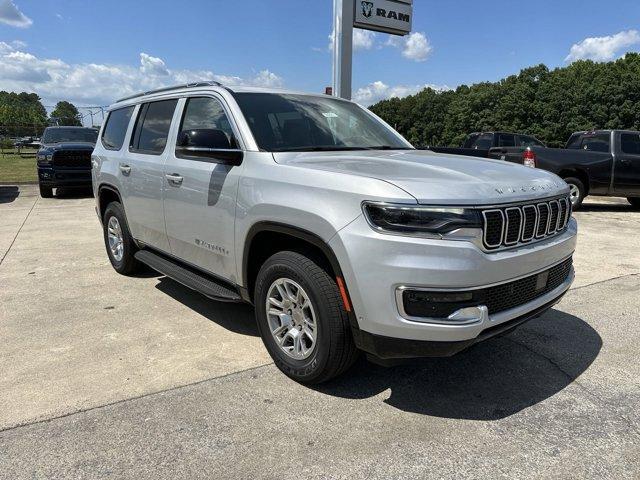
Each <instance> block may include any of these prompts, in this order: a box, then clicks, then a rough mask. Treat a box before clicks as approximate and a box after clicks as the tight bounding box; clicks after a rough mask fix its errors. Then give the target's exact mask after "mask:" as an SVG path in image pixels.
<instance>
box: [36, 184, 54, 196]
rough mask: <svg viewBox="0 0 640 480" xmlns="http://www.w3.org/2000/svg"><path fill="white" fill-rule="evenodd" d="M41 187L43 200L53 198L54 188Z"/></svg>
mask: <svg viewBox="0 0 640 480" xmlns="http://www.w3.org/2000/svg"><path fill="white" fill-rule="evenodd" d="M38 186H39V187H40V196H41V197H42V198H53V187H47V186H45V185H38Z"/></svg>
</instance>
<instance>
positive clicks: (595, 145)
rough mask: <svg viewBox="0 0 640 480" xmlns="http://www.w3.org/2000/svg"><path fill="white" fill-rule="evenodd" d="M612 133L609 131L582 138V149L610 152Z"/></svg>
mask: <svg viewBox="0 0 640 480" xmlns="http://www.w3.org/2000/svg"><path fill="white" fill-rule="evenodd" d="M610 141H611V135H609V134H608V133H599V134H597V135H589V136H585V137H583V138H582V149H583V150H589V151H590V152H605V153H606V152H608V151H609V142H610Z"/></svg>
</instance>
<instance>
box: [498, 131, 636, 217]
mask: <svg viewBox="0 0 640 480" xmlns="http://www.w3.org/2000/svg"><path fill="white" fill-rule="evenodd" d="M489 158H495V159H501V160H506V161H508V162H512V163H519V164H522V165H525V166H528V167H534V168H540V169H543V170H547V171H549V172H552V173H555V174H556V175H558V176H559V177H561V178H562V179H563V180H564V181H565V182H567V183H568V184H569V187H570V189H571V203H572V205H573V208H574V209H575V208H578V207H580V205H581V204H582V201H583V200H584V198H585V197H586V196H587V195H600V196H615V197H626V198H627V199H628V201H629V203H631V205H632V206H633V207H634V208H640V132H637V131H631V130H595V131H585V132H576V133H574V134H573V135H571V137H570V138H569V141H568V142H567V144H566V147H565V148H546V147H544V146H543V145H528V146H524V145H520V146H502V147H494V148H491V149H490V151H489Z"/></svg>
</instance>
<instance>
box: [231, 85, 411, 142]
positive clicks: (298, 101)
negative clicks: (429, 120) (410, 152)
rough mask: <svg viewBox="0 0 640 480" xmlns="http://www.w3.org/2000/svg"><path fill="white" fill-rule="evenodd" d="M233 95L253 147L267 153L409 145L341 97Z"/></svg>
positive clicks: (261, 94)
mask: <svg viewBox="0 0 640 480" xmlns="http://www.w3.org/2000/svg"><path fill="white" fill-rule="evenodd" d="M235 98H236V101H237V102H238V105H239V106H240V109H241V110H242V113H243V114H244V116H245V118H246V119H247V122H248V123H249V127H250V128H251V131H252V132H253V136H254V137H255V140H256V142H257V143H258V146H259V147H260V149H261V150H265V151H268V152H293V151H296V152H299V151H325V150H326V151H334V150H376V149H380V150H387V149H394V150H396V149H398V150H406V149H410V148H411V147H410V146H409V145H408V144H407V143H405V142H404V141H402V139H401V138H399V137H398V136H397V135H396V134H394V133H393V132H392V131H390V130H389V129H388V128H387V127H386V126H385V125H384V124H382V123H381V122H380V121H378V120H377V119H376V118H375V117H373V116H371V115H369V114H368V113H367V112H365V111H364V110H363V109H362V108H360V107H359V106H358V105H356V104H354V103H351V102H347V101H344V100H338V99H334V98H330V97H320V96H317V97H315V96H311V95H308V96H307V95H289V94H275V93H236V94H235Z"/></svg>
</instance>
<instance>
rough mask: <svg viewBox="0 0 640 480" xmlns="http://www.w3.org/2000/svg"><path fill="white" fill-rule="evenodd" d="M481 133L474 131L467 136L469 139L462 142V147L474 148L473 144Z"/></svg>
mask: <svg viewBox="0 0 640 480" xmlns="http://www.w3.org/2000/svg"><path fill="white" fill-rule="evenodd" d="M478 137H479V135H478V134H477V133H473V134H471V135H469V136H468V137H467V139H466V140H465V141H464V143H463V144H462V148H473V147H472V146H473V144H474V143H475V141H476V140H477V139H478Z"/></svg>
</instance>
